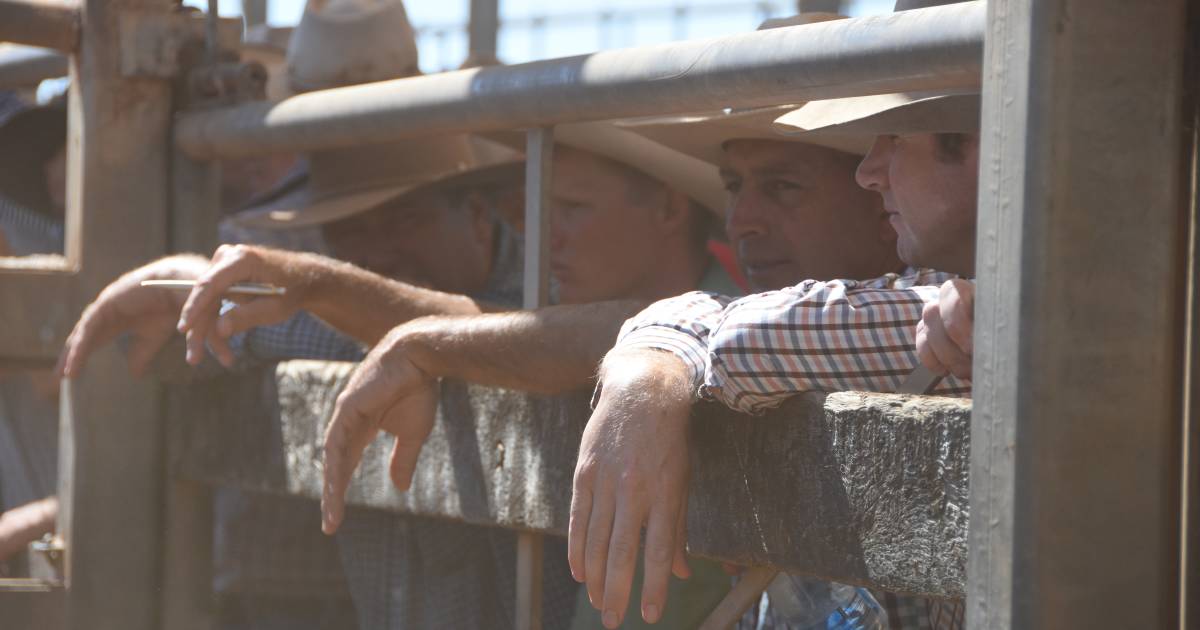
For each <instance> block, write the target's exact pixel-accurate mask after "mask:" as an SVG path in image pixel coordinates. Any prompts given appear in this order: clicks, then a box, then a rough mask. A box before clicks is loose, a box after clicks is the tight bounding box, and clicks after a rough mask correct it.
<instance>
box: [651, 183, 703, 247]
mask: <svg viewBox="0 0 1200 630" xmlns="http://www.w3.org/2000/svg"><path fill="white" fill-rule="evenodd" d="M693 211H694V209H693V207H692V200H691V199H689V198H688V196H687V195H685V194H683V193H681V192H679V191H676V190H671V189H668V190H667V195H666V203H664V204H661V205H660V206H658V207H657V208H656V209H655V211H654V223H655V226H656V227H657V228H658V230H659V233H660V234H662V235H664V236H666V235H670V234H678V233H679V232H680V231H684V230H687V228H688V225H689V224H690V223H691V218H692V212H693Z"/></svg>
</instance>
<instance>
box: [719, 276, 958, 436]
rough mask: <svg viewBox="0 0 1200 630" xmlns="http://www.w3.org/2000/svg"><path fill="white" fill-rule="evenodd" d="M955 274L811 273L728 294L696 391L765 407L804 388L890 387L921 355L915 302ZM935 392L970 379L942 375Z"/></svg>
mask: <svg viewBox="0 0 1200 630" xmlns="http://www.w3.org/2000/svg"><path fill="white" fill-rule="evenodd" d="M951 277H953V276H950V275H947V274H940V273H932V272H918V271H914V272H911V273H908V274H905V275H903V276H900V275H896V274H889V275H887V276H883V277H881V278H876V279H874V280H869V281H862V282H859V281H852V280H833V281H828V282H819V281H808V282H804V283H802V284H799V285H797V286H794V287H790V288H787V289H783V290H781V291H772V292H769V293H760V294H758V295H752V296H749V297H746V298H742V299H740V300H737V301H735V302H732V303H731V304H729V306H728V307H727V308H726V309H725V310H724V311H723V312H722V314H721V317H720V321H719V322H717V323H716V325H715V326H713V327H712V328H711V330H710V332H709V339H708V369H707V372H706V375H705V381H704V384H703V386H702V387H701V395H702V396H703V397H706V398H711V399H715V400H718V401H720V402H722V403H724V404H725V405H727V406H728V407H730V408H732V409H736V410H738V411H743V412H747V413H761V412H762V411H763V410H765V409H769V408H771V407H774V406H776V405H778V404H780V403H781V402H783V400H784V399H786V398H788V397H790V396H793V395H795V394H796V393H798V392H803V391H812V390H819V391H827V392H834V391H874V392H891V391H895V390H896V388H897V387H899V386H900V383H901V381H902V380H903V379H904V377H905V376H907V375H908V374H909V372H911V371H912V370H913V368H915V367H916V366H917V364H918V359H917V353H916V325H917V322H918V321H920V319H921V310H922V309H923V308H924V306H925V304H926V303H927V302H932V301H934V300H936V299H937V297H938V288H939V285H940V284H941V283H942V282H944V281H945V280H947V279H949V278H951ZM935 393H938V394H942V395H969V393H970V385H969V384H968V383H965V382H963V381H959V380H956V379H954V378H952V377H947V378H946V379H944V380H943V381H942V382H941V383H940V384H939V386H938V388H937V389H936V390H935Z"/></svg>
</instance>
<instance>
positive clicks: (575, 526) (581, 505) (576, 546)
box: [567, 469, 595, 582]
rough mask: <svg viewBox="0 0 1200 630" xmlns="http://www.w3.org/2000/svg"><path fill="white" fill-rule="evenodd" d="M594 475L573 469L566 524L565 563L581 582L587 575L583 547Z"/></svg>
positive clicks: (590, 509) (585, 544) (584, 546)
mask: <svg viewBox="0 0 1200 630" xmlns="http://www.w3.org/2000/svg"><path fill="white" fill-rule="evenodd" d="M594 479H595V478H594V476H593V475H592V474H591V472H590V469H583V470H582V472H581V470H578V469H577V470H576V471H575V487H574V491H573V492H572V493H571V519H570V522H569V523H568V525H567V563H568V564H570V565H571V577H573V578H575V581H576V582H583V581H584V580H585V579H586V577H587V572H586V571H585V570H584V566H585V565H584V560H583V555H584V549H585V548H586V547H587V529H588V521H589V519H590V518H591V514H592V484H593V482H594Z"/></svg>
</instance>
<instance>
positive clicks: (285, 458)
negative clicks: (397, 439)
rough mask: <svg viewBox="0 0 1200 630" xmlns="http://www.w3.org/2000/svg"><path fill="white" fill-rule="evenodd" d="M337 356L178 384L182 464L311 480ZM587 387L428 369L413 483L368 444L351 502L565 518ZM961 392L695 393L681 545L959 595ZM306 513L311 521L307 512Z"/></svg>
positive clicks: (460, 516)
mask: <svg viewBox="0 0 1200 630" xmlns="http://www.w3.org/2000/svg"><path fill="white" fill-rule="evenodd" d="M352 369H353V364H349V363H325V362H318V361H293V362H288V363H282V364H279V365H278V366H275V367H273V368H266V369H263V370H262V371H261V372H258V373H252V374H250V375H240V376H238V377H230V378H221V379H216V380H213V381H211V382H205V383H197V384H193V385H190V386H188V387H185V388H182V391H181V392H180V396H181V397H182V400H181V401H180V402H181V407H182V408H183V409H186V410H188V411H187V414H186V417H185V418H182V419H180V420H179V421H177V422H175V423H174V426H173V431H172V432H173V436H172V440H171V444H172V455H171V461H172V465H173V467H174V470H175V472H176V474H178V475H179V476H181V477H185V478H190V479H195V480H201V481H205V482H211V483H222V484H233V485H241V486H244V487H247V488H252V489H255V490H262V491H268V492H276V493H286V494H293V495H302V496H308V497H311V498H319V497H320V494H321V465H320V461H321V444H322V436H323V434H324V427H325V423H326V422H327V421H328V419H329V416H330V414H331V413H332V410H333V404H334V401H335V399H336V396H337V393H338V392H339V391H340V390H341V388H342V387H343V386H344V385H345V383H346V380H347V379H348V377H349V375H350V373H351V371H352ZM588 394H589V393H588V392H579V393H577V394H574V395H569V396H561V397H547V396H535V395H529V394H524V393H521V392H512V391H503V390H496V389H489V388H484V387H479V386H473V385H465V384H462V383H455V382H445V383H443V386H442V404H441V409H440V413H439V418H438V422H437V425H436V427H435V429H434V431H433V434H432V435H431V436H430V439H429V441H428V442H427V443H426V445H425V448H424V450H423V451H422V453H421V460H420V464H419V466H418V468H417V475H416V478H415V480H414V482H413V487H412V489H411V490H410V491H409V492H399V491H397V490H396V489H395V488H394V487H393V486H392V483H391V481H390V479H389V477H388V466H387V458H388V455H389V452H390V443H389V442H388V441H387V440H382V439H381V440H377V441H376V442H375V444H373V445H372V446H371V448H370V449H369V450H368V452H367V454H366V456H365V458H364V461H363V464H362V467H361V469H360V471H359V473H358V475H357V477H356V479H355V483H354V485H353V486H352V487H351V489H350V493H349V500H350V502H351V503H352V504H356V505H361V506H369V507H374V508H384V509H387V510H391V511H395V512H401V513H406V514H416V515H420V516H432V517H443V518H450V519H455V520H461V521H465V522H469V523H475V524H479V525H495V526H499V527H506V528H510V529H521V530H532V531H537V532H541V533H547V534H555V535H565V534H566V529H567V515H568V508H569V505H570V497H571V478H572V473H573V471H574V469H575V458H576V455H577V453H578V450H579V438H580V435H581V433H582V431H583V427H584V425H585V423H586V422H587V417H588V413H589V411H588V406H587V400H588ZM969 418H970V401H966V400H959V399H950V398H934V397H912V396H900V395H891V394H860V393H841V394H830V395H828V396H826V395H823V394H809V395H805V396H801V397H797V398H795V399H793V400H792V401H790V402H788V403H787V404H785V405H783V406H782V407H781V408H780V409H778V410H776V411H774V412H772V413H770V414H767V415H766V416H764V417H761V418H750V417H747V416H741V415H738V414H735V413H732V412H729V411H727V410H725V409H724V408H720V407H718V406H715V405H713V406H704V407H701V408H700V409H699V410H698V412H697V414H696V417H695V421H694V431H695V433H694V436H695V446H696V448H695V450H694V454H693V457H694V462H693V466H692V471H693V472H692V499H691V501H690V505H689V508H690V509H689V515H688V536H689V540H688V543H689V548H690V550H691V551H692V552H693V553H696V554H700V555H704V556H710V557H713V558H719V559H722V560H727V561H732V562H739V563H744V564H754V565H758V564H771V565H776V566H779V567H783V568H786V569H790V570H794V571H797V572H801V573H807V574H813V575H819V576H823V577H828V578H831V579H835V580H839V581H843V582H853V583H859V584H867V585H871V586H876V587H879V588H884V589H889V590H897V591H907V592H916V593H928V594H935V595H944V596H956V597H961V596H962V595H963V593H964V586H965V582H966V550H967V549H966V535H967V500H968V492H967V471H968V469H969V458H968V452H969V450H970V449H969V446H968V444H969V433H970V430H969ZM312 526H313V527H314V528H315V527H318V526H319V524H318V523H317V522H316V521H314V522H313V524H312Z"/></svg>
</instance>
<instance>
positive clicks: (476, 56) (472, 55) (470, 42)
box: [467, 0, 500, 67]
mask: <svg viewBox="0 0 1200 630" xmlns="http://www.w3.org/2000/svg"><path fill="white" fill-rule="evenodd" d="M467 28H468V33H467V35H468V37H467V62H468V63H469V64H471V66H472V67H474V66H490V65H494V64H496V63H499V62H500V60H499V58H497V57H496V38H497V37H498V35H499V31H500V0H471V22H470V24H468V27H467Z"/></svg>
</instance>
